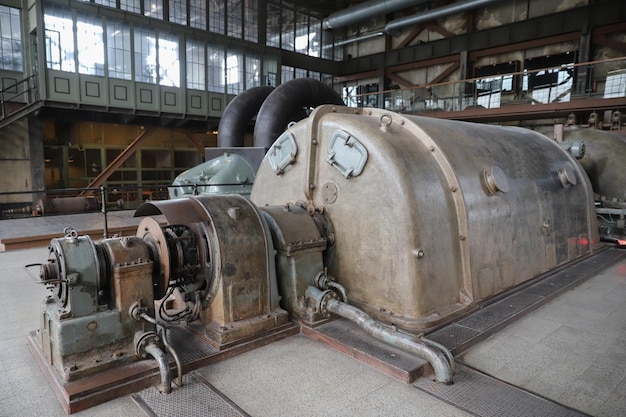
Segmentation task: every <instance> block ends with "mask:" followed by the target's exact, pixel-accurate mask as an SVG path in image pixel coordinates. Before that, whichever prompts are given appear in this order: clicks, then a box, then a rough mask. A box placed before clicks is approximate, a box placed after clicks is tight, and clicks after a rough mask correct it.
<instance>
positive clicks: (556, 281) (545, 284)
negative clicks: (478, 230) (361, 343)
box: [427, 249, 625, 355]
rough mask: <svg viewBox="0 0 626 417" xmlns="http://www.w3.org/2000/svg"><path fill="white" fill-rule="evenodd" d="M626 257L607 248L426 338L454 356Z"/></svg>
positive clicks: (517, 290)
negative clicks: (446, 349)
mask: <svg viewBox="0 0 626 417" xmlns="http://www.w3.org/2000/svg"><path fill="white" fill-rule="evenodd" d="M623 256H625V253H624V252H623V251H617V250H614V249H607V250H604V251H602V252H600V253H597V254H595V255H593V256H591V257H588V258H586V259H584V260H582V261H580V262H578V263H577V264H575V265H573V266H570V267H568V268H565V269H563V270H560V271H558V272H556V273H553V274H551V275H549V276H548V277H545V278H543V279H540V280H539V281H537V282H534V283H530V284H528V285H526V286H522V287H521V288H518V289H514V290H512V294H510V295H506V294H505V295H504V296H502V297H501V298H499V299H497V300H496V301H493V302H492V303H490V304H488V305H486V306H484V307H482V308H481V309H479V310H478V311H475V312H474V313H471V314H470V315H468V316H466V317H464V318H462V319H460V320H458V321H456V322H453V323H451V324H449V325H447V326H445V327H442V328H441V329H438V330H436V331H434V332H432V333H429V334H428V335H427V337H428V338H429V339H431V340H433V341H435V342H438V343H441V344H442V345H444V346H445V347H447V348H448V349H449V350H450V351H451V352H452V353H453V354H455V355H457V354H459V353H461V352H462V351H464V350H465V349H467V348H468V347H469V346H471V345H472V344H475V343H478V342H480V341H481V340H484V339H486V338H487V337H488V336H489V335H491V334H493V333H495V332H497V331H498V330H500V329H502V328H504V327H505V326H507V325H508V324H510V323H511V322H512V321H514V320H516V319H518V318H520V317H522V316H524V315H526V314H528V313H530V312H532V311H534V310H536V309H537V308H539V307H541V306H542V305H544V304H545V303H547V302H548V301H550V300H552V299H553V298H555V297H556V296H558V295H559V294H561V293H563V292H564V291H566V290H568V289H570V288H573V287H574V286H576V285H579V284H581V283H582V282H584V281H585V280H587V279H588V278H591V277H592V276H594V275H595V274H597V273H598V272H600V271H601V270H603V269H605V268H608V267H609V266H610V265H612V264H613V263H615V262H617V261H618V260H619V259H621V258H622V257H623Z"/></svg>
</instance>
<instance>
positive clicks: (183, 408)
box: [132, 373, 249, 417]
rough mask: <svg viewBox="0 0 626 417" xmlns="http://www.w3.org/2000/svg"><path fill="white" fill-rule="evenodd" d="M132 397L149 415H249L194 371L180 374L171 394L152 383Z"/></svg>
mask: <svg viewBox="0 0 626 417" xmlns="http://www.w3.org/2000/svg"><path fill="white" fill-rule="evenodd" d="M132 399H133V400H134V401H135V402H136V403H137V405H139V407H141V409H142V410H143V411H145V412H146V414H147V415H148V416H150V417H187V416H195V417H249V414H248V413H246V412H245V411H243V410H242V409H241V408H239V407H238V406H237V405H236V404H235V403H233V402H232V401H231V400H230V399H229V398H228V397H226V396H225V395H224V394H222V393H221V392H220V391H219V390H218V389H217V388H215V387H214V386H213V385H211V383H210V382H208V381H207V380H206V379H204V378H203V377H202V376H200V375H196V374H194V373H192V374H187V375H185V376H184V377H183V386H182V387H174V389H173V390H172V393H171V394H168V395H164V394H161V393H160V392H159V391H157V389H156V388H155V387H150V388H146V389H145V390H143V391H141V392H139V393H137V394H134V395H132Z"/></svg>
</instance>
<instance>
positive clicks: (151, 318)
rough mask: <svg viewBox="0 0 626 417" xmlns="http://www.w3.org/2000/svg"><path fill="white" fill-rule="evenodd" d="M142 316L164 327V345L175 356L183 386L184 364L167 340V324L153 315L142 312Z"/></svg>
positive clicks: (179, 381) (179, 382) (180, 384)
mask: <svg viewBox="0 0 626 417" xmlns="http://www.w3.org/2000/svg"><path fill="white" fill-rule="evenodd" d="M140 316H141V318H142V319H144V320H145V321H147V322H148V323H152V324H154V325H155V326H159V327H161V329H163V334H162V336H161V340H163V345H164V346H165V349H167V350H168V352H170V353H171V354H172V356H173V357H174V362H176V371H177V372H178V386H179V387H182V386H183V366H182V364H181V362H180V359H179V358H178V354H177V353H176V351H175V350H174V347H173V346H172V345H170V342H169V341H168V340H167V325H165V323H161V322H159V321H158V320H157V319H155V318H153V317H150V316H149V315H147V314H146V313H141V315H140ZM168 375H169V373H168Z"/></svg>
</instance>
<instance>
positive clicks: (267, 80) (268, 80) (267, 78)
mask: <svg viewBox="0 0 626 417" xmlns="http://www.w3.org/2000/svg"><path fill="white" fill-rule="evenodd" d="M263 74H264V79H263V85H270V86H272V87H276V86H277V85H278V62H277V61H276V60H275V59H273V58H266V59H265V60H264V61H263Z"/></svg>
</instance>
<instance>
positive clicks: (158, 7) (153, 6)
mask: <svg viewBox="0 0 626 417" xmlns="http://www.w3.org/2000/svg"><path fill="white" fill-rule="evenodd" d="M143 14H144V16H148V17H153V18H155V19H163V0H144V1H143Z"/></svg>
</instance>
